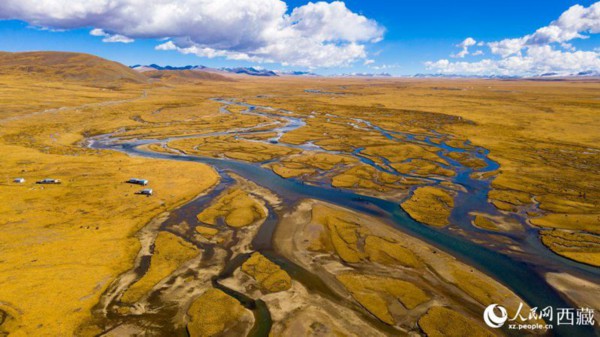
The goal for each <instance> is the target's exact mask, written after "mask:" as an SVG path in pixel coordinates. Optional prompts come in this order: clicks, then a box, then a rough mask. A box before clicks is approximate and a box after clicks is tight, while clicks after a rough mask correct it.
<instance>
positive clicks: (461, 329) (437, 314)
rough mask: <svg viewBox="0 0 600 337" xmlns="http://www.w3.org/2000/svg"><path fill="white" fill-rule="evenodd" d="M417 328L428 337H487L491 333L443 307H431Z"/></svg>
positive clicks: (479, 324) (475, 322)
mask: <svg viewBox="0 0 600 337" xmlns="http://www.w3.org/2000/svg"><path fill="white" fill-rule="evenodd" d="M419 326H420V327H421V329H423V331H424V332H425V334H426V335H427V336H429V337H461V336H472V337H489V336H494V334H493V333H491V332H489V331H488V330H485V329H484V328H482V327H481V323H479V322H478V321H476V320H473V319H469V318H466V317H465V316H464V315H461V314H459V313H457V312H456V311H453V310H450V309H448V308H444V307H432V308H431V309H429V311H427V314H425V315H424V316H423V317H421V319H419Z"/></svg>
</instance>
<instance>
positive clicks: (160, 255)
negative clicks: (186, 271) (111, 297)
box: [121, 232, 199, 303]
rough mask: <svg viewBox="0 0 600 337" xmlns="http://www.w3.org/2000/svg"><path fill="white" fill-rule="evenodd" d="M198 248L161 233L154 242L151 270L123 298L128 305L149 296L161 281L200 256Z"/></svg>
mask: <svg viewBox="0 0 600 337" xmlns="http://www.w3.org/2000/svg"><path fill="white" fill-rule="evenodd" d="M198 253H199V251H198V248H196V246H194V245H192V244H191V243H188V242H187V241H185V240H183V239H181V238H179V237H177V236H175V235H174V234H171V233H169V232H160V233H158V236H157V237H156V241H155V242H154V252H153V254H152V259H151V261H150V269H149V270H148V271H147V272H146V273H145V274H144V276H143V277H142V278H141V279H139V280H138V281H137V282H136V283H134V284H133V285H132V286H130V287H129V288H127V291H126V292H125V293H124V294H123V297H121V300H122V301H124V302H128V303H134V302H136V301H138V300H139V299H140V298H141V297H142V296H144V295H145V294H147V293H148V292H149V291H150V290H151V289H152V288H153V287H154V286H155V285H156V284H157V283H158V282H159V281H160V280H162V279H164V278H165V277H167V276H169V275H171V274H172V273H173V272H174V271H175V270H177V268H179V266H181V265H182V264H183V263H185V262H186V261H188V260H190V259H192V258H194V257H195V256H196V255H198Z"/></svg>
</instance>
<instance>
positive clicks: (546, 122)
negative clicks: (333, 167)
mask: <svg viewBox="0 0 600 337" xmlns="http://www.w3.org/2000/svg"><path fill="white" fill-rule="evenodd" d="M281 81H282V82H287V83H289V89H288V88H286V87H285V86H283V85H282V86H281V87H280V88H278V89H275V90H273V91H271V93H272V94H271V95H270V96H269V98H268V99H266V98H265V99H263V98H255V99H252V102H256V103H258V104H268V105H270V106H274V107H279V108H285V109H288V110H291V111H295V112H297V113H298V114H301V115H304V116H311V115H312V116H313V118H308V119H307V123H308V124H307V126H305V127H303V128H301V129H298V130H296V131H294V132H291V133H288V134H286V135H285V136H284V137H283V139H282V140H283V141H289V142H292V143H295V144H301V143H304V142H307V141H313V142H314V143H315V144H318V145H320V146H323V147H324V148H326V149H331V150H340V151H351V150H352V149H353V148H357V147H365V150H364V151H363V152H367V153H369V147H375V148H377V147H386V146H388V145H390V144H389V142H387V141H386V140H385V139H383V137H381V135H378V134H375V133H373V132H369V131H365V130H361V129H359V128H356V127H353V126H350V125H349V124H348V120H352V122H353V123H355V124H356V125H357V126H359V127H360V126H361V124H360V123H358V122H356V121H355V119H357V118H360V119H364V120H369V121H371V122H372V123H374V124H375V125H378V126H380V127H383V128H386V129H389V130H394V131H400V132H408V133H413V134H416V135H423V136H426V135H428V134H431V130H435V131H437V132H439V133H442V134H447V135H450V136H452V138H451V139H447V140H446V143H448V144H449V145H452V146H457V147H463V148H465V147H466V146H465V144H464V141H465V140H469V141H470V142H471V143H472V144H474V145H477V146H481V147H484V148H486V149H488V150H490V154H489V157H490V158H491V159H493V160H495V161H497V162H498V163H499V164H500V169H499V170H498V171H497V172H495V173H496V175H495V176H493V175H492V176H491V178H492V179H493V182H492V187H493V190H492V192H491V193H490V196H489V197H490V200H491V201H492V203H493V204H494V205H495V206H496V207H498V208H499V209H500V210H502V211H505V212H515V211H518V210H519V209H521V208H523V207H529V206H536V207H538V209H539V211H538V212H530V213H531V215H532V218H531V219H530V222H531V223H532V224H533V225H536V226H539V227H541V228H559V229H560V228H564V229H571V230H575V231H580V232H582V233H588V234H595V235H597V234H598V228H600V227H598V225H597V224H598V221H599V218H598V217H599V216H600V207H599V205H600V185H599V183H598V182H599V181H600V177H599V174H600V173H599V172H600V155H599V154H600V148H598V145H597V144H599V143H600V136H599V135H598V132H597V130H598V129H599V128H600V117H599V116H598V113H597V111H598V108H599V107H600V100H599V99H598V95H597V92H598V90H600V83H599V82H598V81H595V80H590V81H491V80H447V81H436V80H427V79H425V80H370V81H360V80H347V79H344V80H343V81H342V80H337V81H336V80H321V81H318V80H312V81H311V80H304V81H301V80H295V81H292V80H283V79H282V80H281ZM291 82H293V83H291ZM287 83H286V84H287ZM302 85H304V86H305V87H306V86H314V87H318V88H320V89H319V90H322V91H324V92H341V93H343V94H342V95H315V94H311V93H306V92H299V91H298V92H295V94H294V95H292V94H290V92H294V91H293V90H291V89H292V88H293V87H296V86H302ZM315 112H316V113H315ZM328 114H329V115H328ZM334 115H335V116H337V118H334V117H333V116H334ZM384 155H385V154H384ZM451 156H454V158H455V159H456V160H458V161H461V162H462V163H463V164H465V165H467V166H471V167H475V168H477V167H481V165H482V163H481V162H480V161H479V160H477V159H475V158H468V157H465V156H464V155H461V154H452V155H451ZM463 157H464V158H463ZM388 159H390V158H388ZM392 161H393V160H392ZM412 162H415V164H416V163H418V161H414V160H413V161H412ZM395 165H396V166H394V167H395V168H397V169H401V171H402V172H407V171H408V170H407V169H406V168H402V166H398V164H395ZM423 173H427V174H431V173H430V172H423ZM489 176H490V175H488V177H489ZM367 179H368V178H367ZM372 180H374V179H372ZM339 182H341V184H340V183H339ZM335 184H336V185H337V186H341V187H356V186H359V185H361V182H360V179H358V178H357V177H347V176H343V179H340V180H339V181H338V182H335ZM362 185H363V186H367V188H372V189H381V188H382V187H381V185H380V184H370V183H363V184H362ZM388 193H389V192H388ZM550 248H552V247H550ZM588 263H589V261H588ZM593 264H595V265H600V262H598V261H597V260H596V261H595V262H593Z"/></svg>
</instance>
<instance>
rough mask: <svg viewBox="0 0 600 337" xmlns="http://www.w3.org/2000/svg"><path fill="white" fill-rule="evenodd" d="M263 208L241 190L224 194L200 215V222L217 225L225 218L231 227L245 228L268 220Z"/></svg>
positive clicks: (237, 189) (234, 189)
mask: <svg viewBox="0 0 600 337" xmlns="http://www.w3.org/2000/svg"><path fill="white" fill-rule="evenodd" d="M266 216H267V214H266V213H265V211H264V208H263V206H262V205H261V204H260V203H259V202H258V201H257V200H256V199H255V198H254V197H252V196H251V195H249V194H248V193H247V192H245V191H244V190H242V189H240V188H233V189H230V190H228V191H226V192H224V193H223V194H222V195H221V196H219V198H218V199H217V200H216V201H215V202H214V203H213V204H212V205H210V206H209V207H208V208H206V209H204V210H203V211H202V212H201V213H200V214H198V220H200V221H202V222H203V223H206V224H209V225H216V224H217V219H219V218H223V220H224V221H225V224H227V225H228V226H231V227H236V228H239V227H244V226H248V225H251V224H253V223H255V222H257V221H259V220H262V219H264V218H266Z"/></svg>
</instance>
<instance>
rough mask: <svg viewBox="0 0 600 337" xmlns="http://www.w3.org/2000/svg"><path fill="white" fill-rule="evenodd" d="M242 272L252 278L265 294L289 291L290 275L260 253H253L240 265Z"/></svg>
mask: <svg viewBox="0 0 600 337" xmlns="http://www.w3.org/2000/svg"><path fill="white" fill-rule="evenodd" d="M242 271H243V272H245V273H246V274H248V275H250V276H252V278H254V279H255V280H256V282H258V285H259V287H260V289H261V290H262V291H263V292H265V293H276V292H279V291H284V290H288V289H290V287H291V286H292V279H291V278H290V275H288V273H286V272H285V270H283V269H281V268H280V267H279V266H278V265H276V264H275V263H273V262H271V261H269V259H267V258H266V257H264V256H263V255H262V254H260V253H254V254H252V256H250V258H249V259H248V260H246V261H245V262H244V263H243V264H242Z"/></svg>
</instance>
